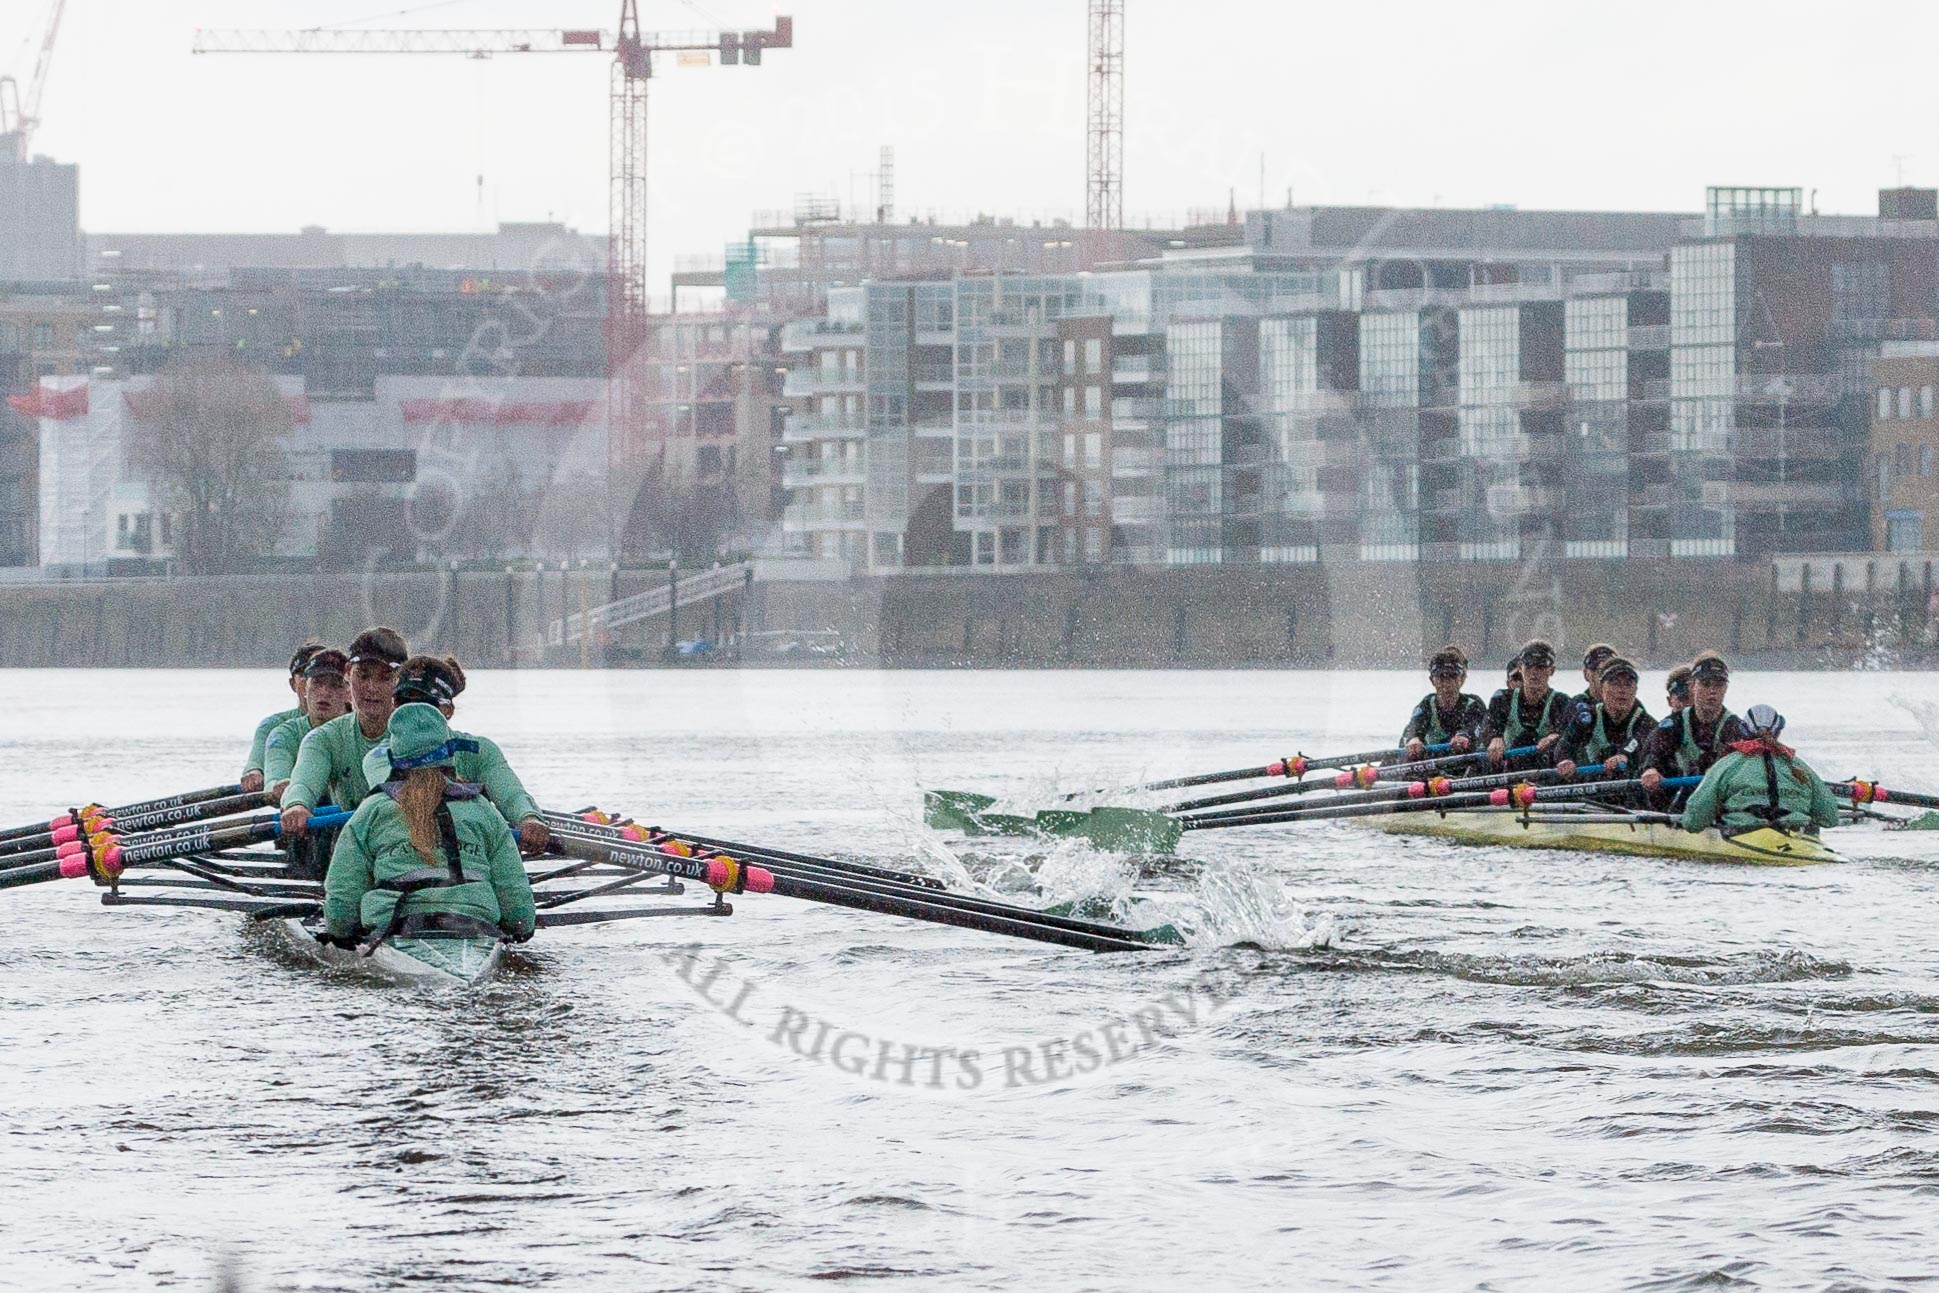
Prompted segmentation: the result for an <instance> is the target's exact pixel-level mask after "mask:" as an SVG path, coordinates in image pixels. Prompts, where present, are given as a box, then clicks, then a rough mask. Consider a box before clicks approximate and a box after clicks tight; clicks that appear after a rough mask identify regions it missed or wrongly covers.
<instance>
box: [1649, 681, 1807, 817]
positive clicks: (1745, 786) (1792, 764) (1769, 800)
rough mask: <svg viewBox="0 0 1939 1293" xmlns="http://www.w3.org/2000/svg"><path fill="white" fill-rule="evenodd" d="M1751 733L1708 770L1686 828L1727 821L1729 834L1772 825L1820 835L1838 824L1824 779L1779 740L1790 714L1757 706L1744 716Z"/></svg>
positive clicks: (1692, 798)
mask: <svg viewBox="0 0 1939 1293" xmlns="http://www.w3.org/2000/svg"><path fill="white" fill-rule="evenodd" d="M1743 726H1744V731H1745V736H1744V738H1743V739H1742V740H1738V741H1732V742H1731V743H1730V752H1729V753H1727V754H1725V755H1724V756H1723V757H1722V758H1721V759H1718V760H1717V762H1716V764H1715V765H1714V766H1712V767H1711V769H1710V771H1708V772H1706V773H1704V775H1703V784H1702V785H1700V786H1698V787H1697V788H1696V789H1695V790H1693V791H1691V792H1690V803H1689V806H1688V807H1687V808H1685V809H1684V810H1683V829H1684V830H1686V831H1700V830H1703V829H1704V828H1706V827H1708V826H1710V825H1712V824H1713V823H1719V822H1720V823H1721V825H1722V827H1723V832H1724V834H1725V835H1734V834H1737V833H1738V832H1741V831H1748V830H1756V829H1757V828H1759V827H1763V826H1768V827H1771V828H1772V829H1774V830H1780V831H1793V832H1804V833H1808V834H1813V835H1815V834H1816V833H1817V828H1818V827H1820V826H1836V825H1837V824H1838V800H1837V799H1836V798H1834V797H1833V796H1832V793H1831V790H1830V788H1829V787H1827V786H1826V785H1825V783H1824V781H1823V779H1822V778H1820V777H1819V776H1818V774H1817V773H1815V772H1813V771H1812V770H1811V769H1810V767H1809V766H1807V765H1806V764H1805V762H1804V761H1803V760H1802V759H1800V758H1798V757H1797V752H1796V751H1794V750H1792V749H1791V747H1789V746H1787V745H1782V744H1780V743H1779V742H1778V739H1777V738H1778V736H1779V734H1780V733H1782V732H1783V731H1784V715H1782V714H1780V713H1778V712H1777V711H1776V710H1774V709H1772V708H1771V707H1770V706H1769V705H1752V706H1751V707H1750V712H1749V713H1747V714H1745V715H1744V720H1743Z"/></svg>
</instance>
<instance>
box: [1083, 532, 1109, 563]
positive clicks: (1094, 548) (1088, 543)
mask: <svg viewBox="0 0 1939 1293" xmlns="http://www.w3.org/2000/svg"><path fill="white" fill-rule="evenodd" d="M1084 560H1086V561H1102V560H1104V531H1102V530H1100V529H1098V528H1097V527H1096V526H1095V525H1093V526H1091V527H1090V528H1089V529H1087V530H1085V531H1084Z"/></svg>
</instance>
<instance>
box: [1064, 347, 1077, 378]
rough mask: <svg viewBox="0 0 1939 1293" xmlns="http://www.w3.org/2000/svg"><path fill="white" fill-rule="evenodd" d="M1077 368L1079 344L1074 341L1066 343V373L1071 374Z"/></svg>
mask: <svg viewBox="0 0 1939 1293" xmlns="http://www.w3.org/2000/svg"><path fill="white" fill-rule="evenodd" d="M1076 368H1077V342H1076V341H1074V340H1071V341H1066V342H1065V343H1064V371H1065V372H1066V373H1069V372H1072V371H1074V370H1075V369H1076Z"/></svg>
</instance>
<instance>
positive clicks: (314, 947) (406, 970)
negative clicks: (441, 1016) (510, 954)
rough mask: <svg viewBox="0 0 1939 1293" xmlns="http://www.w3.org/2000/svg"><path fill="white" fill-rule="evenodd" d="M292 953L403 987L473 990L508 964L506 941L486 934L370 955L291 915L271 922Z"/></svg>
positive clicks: (405, 944) (389, 944) (383, 948)
mask: <svg viewBox="0 0 1939 1293" xmlns="http://www.w3.org/2000/svg"><path fill="white" fill-rule="evenodd" d="M270 923H271V924H272V925H273V927H274V928H275V930H276V931H277V933H278V934H280V935H281V936H282V938H283V941H284V942H285V943H287V944H288V945H289V947H290V949H291V950H292V951H294V952H296V953H297V954H298V955H299V956H301V957H303V958H304V959H306V960H311V961H315V962H316V963H318V964H319V965H326V966H329V967H330V968H332V969H337V970H354V971H356V972H358V973H361V974H367V975H370V976H372V977H374V978H379V979H383V980H385V981H387V982H390V983H395V984H397V985H399V986H402V987H415V988H471V987H476V986H478V985H479V984H482V983H484V982H485V981H486V980H488V979H490V978H491V977H492V976H494V975H495V974H497V972H498V971H499V969H500V968H501V967H502V966H503V965H504V963H505V941H504V940H503V939H500V938H490V937H486V936H484V935H468V934H440V933H427V934H426V935H424V936H422V937H417V938H405V937H402V936H400V937H397V938H392V939H390V940H388V941H386V942H384V943H382V944H380V945H379V946H378V947H377V949H376V950H375V951H373V952H371V953H370V954H369V955H367V956H366V955H364V954H363V953H362V952H360V951H358V950H356V949H354V948H347V947H337V946H335V945H334V944H330V943H319V942H317V939H316V934H317V930H318V928H319V925H318V922H317V920H316V918H315V917H310V918H309V919H303V918H301V917H296V916H285V917H284V918H282V919H281V920H276V921H272V922H270Z"/></svg>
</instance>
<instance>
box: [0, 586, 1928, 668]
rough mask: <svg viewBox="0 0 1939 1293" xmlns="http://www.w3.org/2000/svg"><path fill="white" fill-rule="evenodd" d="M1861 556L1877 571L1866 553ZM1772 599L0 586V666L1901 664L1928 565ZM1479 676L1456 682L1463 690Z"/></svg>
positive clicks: (1530, 593) (1440, 593)
mask: <svg viewBox="0 0 1939 1293" xmlns="http://www.w3.org/2000/svg"><path fill="white" fill-rule="evenodd" d="M1880 560H1881V562H1883V563H1885V565H1887V566H1892V564H1893V563H1891V562H1890V560H1889V558H1885V557H1881V559H1880ZM1908 575H1909V577H1907V578H1904V579H1903V580H1902V579H1901V578H1899V577H1898V574H1897V572H1896V569H1895V568H1894V569H1892V570H1888V571H1886V572H1885V573H1884V574H1883V575H1882V576H1881V577H1880V578H1878V579H1876V580H1874V581H1869V582H1868V584H1867V586H1866V588H1865V589H1863V590H1859V589H1848V588H1843V587H1829V588H1826V587H1819V588H1815V589H1814V588H1812V587H1810V586H1809V583H1808V581H1807V583H1806V586H1805V587H1802V588H1799V587H1792V588H1788V589H1787V588H1784V587H1782V586H1781V581H1780V580H1779V578H1778V576H1777V573H1776V572H1775V570H1774V569H1773V568H1772V567H1771V566H1770V565H1769V564H1767V563H1753V562H1733V561H1677V562H1667V561H1665V562H1633V563H1615V562H1607V561H1545V562H1523V563H1520V564H1516V563H1481V562H1474V563H1463V564H1440V565H1420V566H1415V565H1402V564H1397V563H1379V562H1364V563H1346V564H1339V565H1287V566H1255V567H1236V566H1199V567H1174V568H1129V567H1099V568H1077V569H1071V570H1064V571H1048V572H1044V573H1041V574H1017V575H1008V574H1006V575H976V574H969V573H966V572H965V573H955V572H950V573H916V574H906V575H898V576H892V577H878V578H862V579H849V580H827V579H790V578H786V577H762V578H757V579H755V580H754V581H752V582H751V583H750V584H749V585H747V586H746V587H745V588H743V589H736V590H735V591H733V592H731V593H728V594H726V595H724V596H722V597H719V598H717V599H715V600H713V601H709V602H702V603H699V604H697V605H691V606H683V607H681V608H679V610H678V611H677V613H676V617H675V622H674V624H673V625H672V627H671V631H669V624H668V620H667V617H666V616H664V615H661V616H658V617H656V618H654V619H650V620H646V621H643V622H641V623H638V624H634V625H630V626H626V627H623V628H621V629H618V630H615V631H614V632H613V633H612V634H611V635H610V636H609V637H607V638H604V639H601V640H599V641H596V642H588V643H587V644H585V646H584V647H583V648H582V647H581V645H580V644H578V643H576V642H571V643H565V644H563V645H554V644H553V642H552V637H553V635H552V634H551V633H550V631H549V630H550V627H551V625H552V624H553V622H554V621H556V620H559V619H560V618H562V617H564V616H568V615H573V614H577V613H578V612H580V611H581V610H582V609H583V608H585V607H588V606H597V605H600V604H601V603H603V602H606V601H608V600H611V599H612V598H614V597H624V596H628V595H631V594H633V593H637V592H640V591H643V590H646V589H648V588H652V587H657V586H659V585H660V584H661V583H663V582H664V580H665V576H664V575H663V574H660V573H658V572H653V571H643V572H620V573H618V574H610V573H609V572H608V571H606V570H605V569H603V568H602V569H596V570H595V569H590V568H589V569H586V570H578V571H559V570H553V571H539V572H533V571H520V572H513V573H506V572H499V571H490V572H472V571H464V572H461V571H431V572H407V573H387V574H368V575H304V576H293V575H263V576H237V577H233V578H226V579H143V580H119V581H105V582H98V583H72V584H68V583H42V584H13V585H0V666H5V667H14V668H35V667H96V668H119V667H142V666H149V667H153V666H170V667H188V666H215V667H221V666H253V665H261V664H264V663H265V662H273V661H278V660H281V659H283V658H284V657H285V656H286V655H287V654H288V651H289V647H290V644H291V643H292V642H297V641H301V640H303V639H304V638H307V637H311V636H315V637H319V638H322V639H325V640H332V641H344V640H348V638H349V637H350V636H351V635H352V634H354V633H355V632H356V631H357V630H358V629H359V628H361V627H363V626H365V625H368V624H373V623H388V624H393V625H395V626H396V627H398V628H399V629H401V630H403V631H404V632H405V633H406V634H407V636H409V637H410V638H411V640H412V641H413V642H414V643H416V644H418V645H420V646H423V647H425V648H426V649H435V650H437V651H440V652H450V653H453V654H456V655H457V656H459V658H461V659H463V660H466V661H475V662H479V663H482V664H487V665H493V666H499V667H581V666H595V667H596V666H600V665H608V664H612V665H624V664H630V663H658V662H660V661H661V659H662V657H663V654H664V648H665V647H666V645H667V644H668V642H669V641H670V640H687V639H692V638H702V639H705V640H707V641H710V642H716V643H734V644H737V645H738V646H739V647H740V648H741V650H740V652H739V654H740V663H741V664H742V665H743V666H747V667H760V666H768V667H795V666H813V665H829V664H850V665H871V666H883V667H891V668H1074V667H1075V668H1082V667H1095V668H1244V667H1259V668H1267V667H1299V668H1326V667H1331V668H1411V667H1414V666H1416V665H1418V664H1419V662H1420V660H1421V659H1422V657H1423V656H1424V655H1425V654H1426V653H1427V652H1430V651H1432V650H1433V649H1434V648H1435V647H1436V646H1438V645H1440V644H1441V643H1442V642H1446V641H1453V642H1459V643H1462V644H1463V645H1465V646H1466V647H1467V648H1468V650H1469V651H1470V652H1471V653H1472V654H1473V655H1474V657H1475V658H1476V660H1477V661H1481V662H1487V663H1488V664H1489V666H1490V667H1489V669H1488V670H1487V671H1486V672H1489V673H1492V672H1493V668H1492V664H1493V662H1494V661H1495V660H1496V658H1497V657H1499V658H1502V659H1505V658H1506V656H1507V655H1508V654H1509V653H1510V652H1511V651H1512V650H1513V649H1514V648H1515V647H1516V646H1517V645H1518V644H1520V643H1521V642H1522V641H1524V640H1526V639H1527V638H1530V637H1538V636H1539V637H1547V638H1549V639H1550V640H1552V641H1554V642H1555V643H1556V645H1557V646H1558V647H1559V648H1560V649H1561V650H1562V651H1563V652H1564V653H1565V654H1566V653H1567V652H1569V651H1573V650H1576V649H1579V648H1580V647H1582V646H1583V645H1585V644H1587V643H1590V642H1594V641H1599V640H1600V641H1609V642H1614V643H1617V644H1618V645H1620V646H1621V647H1622V648H1623V649H1624V650H1625V651H1628V652H1630V653H1631V654H1633V655H1634V656H1636V657H1638V659H1639V663H1642V664H1643V665H1645V666H1647V667H1658V668H1660V667H1664V666H1667V665H1669V664H1671V663H1674V662H1676V661H1678V660H1682V659H1687V658H1688V657H1689V656H1690V655H1691V654H1692V653H1693V652H1695V651H1696V650H1698V649H1699V648H1702V647H1715V648H1717V649H1718V650H1721V651H1724V652H1726V653H1727V654H1729V655H1731V656H1733V657H1735V658H1738V659H1740V660H1742V661H1743V662H1744V663H1746V664H1752V665H1757V666H1761V667H1766V668H1784V669H1810V668H1851V667H1853V666H1855V665H1865V664H1869V665H1875V666H1878V667H1895V666H1902V667H1924V666H1927V665H1930V664H1931V663H1933V661H1934V654H1935V653H1934V649H1933V646H1932V645H1931V642H1932V639H1933V637H1934V632H1935V629H1936V628H1939V624H1935V619H1934V616H1933V614H1932V609H1931V608H1932V604H1933V601H1934V598H1933V597H1932V594H1931V590H1930V588H1929V587H1928V586H1927V583H1926V581H1927V580H1928V579H1929V577H1930V575H1929V572H1928V571H1926V570H1924V569H1920V570H1916V571H1909V572H1908ZM1482 675H1483V670H1481V669H1477V671H1476V676H1477V677H1478V678H1479V677H1481V676H1482Z"/></svg>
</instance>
